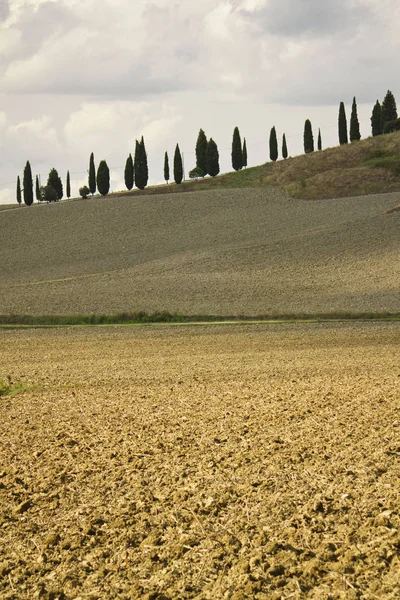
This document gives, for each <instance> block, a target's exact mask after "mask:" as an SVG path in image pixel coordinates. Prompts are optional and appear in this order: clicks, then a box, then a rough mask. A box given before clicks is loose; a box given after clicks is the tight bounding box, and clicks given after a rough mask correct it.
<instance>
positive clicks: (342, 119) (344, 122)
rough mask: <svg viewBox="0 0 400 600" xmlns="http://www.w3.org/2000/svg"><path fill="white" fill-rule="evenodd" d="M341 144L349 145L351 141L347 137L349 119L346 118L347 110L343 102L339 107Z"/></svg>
mask: <svg viewBox="0 0 400 600" xmlns="http://www.w3.org/2000/svg"><path fill="white" fill-rule="evenodd" d="M338 126H339V144H340V145H341V146H343V144H348V142H349V140H348V137H347V118H346V110H345V108H344V103H343V102H341V103H340V106H339V119H338Z"/></svg>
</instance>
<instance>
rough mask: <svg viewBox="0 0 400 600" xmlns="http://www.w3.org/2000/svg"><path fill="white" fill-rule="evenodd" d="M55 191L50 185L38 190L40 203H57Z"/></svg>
mask: <svg viewBox="0 0 400 600" xmlns="http://www.w3.org/2000/svg"><path fill="white" fill-rule="evenodd" d="M57 199H58V196H57V190H55V189H54V188H53V186H52V185H45V186H42V187H41V188H40V200H41V202H57Z"/></svg>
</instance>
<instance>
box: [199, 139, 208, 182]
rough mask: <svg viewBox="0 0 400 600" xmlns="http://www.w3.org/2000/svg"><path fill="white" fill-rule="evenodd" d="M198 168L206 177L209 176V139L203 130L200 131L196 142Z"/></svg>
mask: <svg viewBox="0 0 400 600" xmlns="http://www.w3.org/2000/svg"><path fill="white" fill-rule="evenodd" d="M196 167H199V169H201V170H202V171H203V173H204V175H207V173H208V171H207V137H206V134H205V133H204V131H203V130H202V129H200V131H199V135H198V136H197V142H196ZM204 175H203V177H204Z"/></svg>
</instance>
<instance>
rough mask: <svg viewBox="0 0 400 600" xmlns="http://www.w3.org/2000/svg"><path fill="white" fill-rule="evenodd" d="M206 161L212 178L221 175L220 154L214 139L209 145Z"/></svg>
mask: <svg viewBox="0 0 400 600" xmlns="http://www.w3.org/2000/svg"><path fill="white" fill-rule="evenodd" d="M206 161H207V163H206V165H207V173H208V174H209V175H211V177H216V176H217V175H218V173H219V152H218V147H217V144H216V143H215V142H214V140H213V139H212V138H210V139H209V140H208V143H207V153H206Z"/></svg>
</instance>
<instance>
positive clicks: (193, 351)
mask: <svg viewBox="0 0 400 600" xmlns="http://www.w3.org/2000/svg"><path fill="white" fill-rule="evenodd" d="M0 335H1V344H0V365H1V373H0V375H1V376H2V377H4V378H5V377H6V376H9V377H10V378H11V380H13V381H14V382H16V381H20V382H22V383H23V384H24V385H25V386H27V387H31V388H32V389H27V390H26V391H24V392H23V393H20V394H18V395H16V396H14V397H10V396H5V397H1V398H0V407H1V414H2V418H1V420H0V441H1V445H0V464H1V469H0V500H1V504H0V511H1V512H0V556H1V558H0V596H1V598H4V599H7V600H25V599H26V600H28V599H29V600H31V599H33V598H43V599H45V600H50V599H53V600H56V599H64V600H70V599H71V600H72V599H74V600H78V599H84V598H91V599H105V598H110V599H113V598H121V599H126V600H128V599H135V598H142V599H147V600H150V599H158V600H161V599H162V598H164V599H166V598H169V599H171V600H172V599H173V600H177V599H187V598H198V599H199V600H200V599H201V600H206V599H215V600H218V599H223V598H229V599H232V600H239V599H245V598H251V599H252V598H255V599H264V600H267V599H268V600H274V599H276V600H277V599H286V598H294V599H297V600H300V599H303V598H307V599H315V600H317V599H319V600H328V599H331V600H339V599H343V600H352V599H358V598H361V599H368V600H373V599H374V600H375V599H377V598H378V599H385V600H395V599H398V598H399V597H400V579H399V577H400V517H399V481H400V460H399V457H400V446H399V439H400V414H399V409H400V394H399V387H400V386H399V383H400V367H399V364H400V363H399V340H400V324H398V323H391V324H389V323H388V324H379V325H378V324H373V323H370V324H351V325H350V324H344V325H304V324H303V325H295V326H294V325H281V326H279V325H274V326H268V327H266V326H258V325H253V326H251V325H247V326H236V327H227V326H222V327H215V326H214V327H213V326H202V327H194V326H191V327H168V328H162V327H156V328H155V327H152V328H144V327H141V328H117V327H115V328H97V329H64V330H28V331H9V332H2V333H1V334H0Z"/></svg>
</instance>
